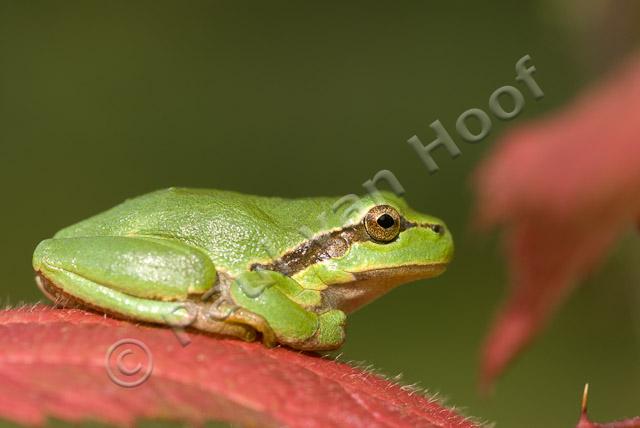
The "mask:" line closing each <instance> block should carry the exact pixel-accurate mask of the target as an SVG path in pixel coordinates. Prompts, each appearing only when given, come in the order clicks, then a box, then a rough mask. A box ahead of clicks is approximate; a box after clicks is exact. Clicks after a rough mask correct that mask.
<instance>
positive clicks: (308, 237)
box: [33, 188, 453, 350]
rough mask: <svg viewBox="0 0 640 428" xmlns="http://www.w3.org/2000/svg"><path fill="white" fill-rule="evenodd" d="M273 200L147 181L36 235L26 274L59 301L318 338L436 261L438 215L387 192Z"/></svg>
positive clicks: (435, 269)
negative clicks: (111, 203) (127, 195)
mask: <svg viewBox="0 0 640 428" xmlns="http://www.w3.org/2000/svg"><path fill="white" fill-rule="evenodd" d="M350 196H352V197H351V198H345V197H343V198H331V197H319V198H301V199H283V198H277V197H263V196H251V195H243V194H240V193H235V192H229V191H221V190H207V189H188V188H169V189H164V190H159V191H155V192H152V193H149V194H146V195H143V196H140V197H137V198H134V199H129V200H127V201H125V202H124V203H122V204H120V205H117V206H115V207H114V208H111V209H109V210H108V211H105V212H103V213H101V214H98V215H96V216H94V217H91V218H89V219H86V220H84V221H81V222H79V223H77V224H75V225H73V226H70V227H67V228H65V229H62V230H61V231H59V232H58V233H57V234H55V236H54V237H53V238H51V239H46V240H44V241H42V242H41V243H40V244H39V245H38V246H37V248H36V250H35V252H34V255H33V268H34V270H35V271H36V282H37V284H38V286H39V287H40V289H41V290H42V291H43V293H44V294H45V295H46V296H47V297H49V298H50V299H52V300H54V301H55V302H56V303H58V304H60V305H63V306H71V305H79V306H81V307H85V308H90V309H93V310H96V311H99V312H101V313H105V314H110V315H113V316H115V317H119V318H124V319H129V320H134V321H140V322H148V323H155V324H164V325H170V326H181V327H184V326H188V327H190V328H194V329H196V330H201V331H205V332H209V333H215V334H221V335H226V336H233V337H237V338H241V339H244V340H247V341H251V340H255V339H256V338H258V337H260V338H261V340H262V341H263V343H264V344H265V345H267V346H274V345H276V344H278V343H279V344H283V345H286V346H289V347H291V348H294V349H300V350H329V349H335V348H338V347H340V345H341V344H342V343H343V342H344V338H345V332H344V328H345V320H346V314H347V313H350V312H353V311H354V310H356V309H358V308H360V307H361V306H363V305H365V304H367V303H368V302H370V301H371V300H373V299H375V298H377V297H379V296H381V295H382V294H384V293H386V292H387V291H389V290H390V289H392V288H393V287H395V286H397V285H399V284H403V283H407V282H411V281H414V280H417V279H421V278H428V277H433V276H436V275H438V274H440V273H441V272H443V271H444V270H445V268H446V266H447V264H448V263H449V261H450V260H451V258H452V255H453V240H452V238H451V234H450V233H449V231H448V230H447V228H446V227H445V225H444V224H443V223H442V221H440V220H438V219H436V218H434V217H431V216H428V215H424V214H421V213H419V212H417V211H414V210H413V209H411V208H410V207H409V206H408V205H407V204H406V202H405V201H404V200H403V199H402V198H400V197H398V196H396V195H395V194H393V193H390V192H376V193H374V194H369V195H365V196H363V197H356V196H355V195H350Z"/></svg>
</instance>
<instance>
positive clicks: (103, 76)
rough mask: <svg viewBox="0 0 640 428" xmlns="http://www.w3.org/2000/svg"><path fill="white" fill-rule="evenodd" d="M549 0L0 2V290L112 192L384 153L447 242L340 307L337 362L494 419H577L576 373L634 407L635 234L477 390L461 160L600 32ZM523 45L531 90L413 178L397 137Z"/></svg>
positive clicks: (255, 182)
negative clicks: (443, 254)
mask: <svg viewBox="0 0 640 428" xmlns="http://www.w3.org/2000/svg"><path fill="white" fill-rule="evenodd" d="M565 3H566V4H567V9H566V10H565V9H563V8H562V7H561V8H558V7H554V6H551V5H550V2H510V1H494V2H491V3H490V4H489V3H481V2H473V3H472V2H462V1H455V2H416V3H411V2H403V3H397V4H396V3H394V5H393V6H392V5H391V4H390V3H384V4H372V3H364V2H350V3H349V4H344V3H340V2H335V3H333V2H328V3H322V4H320V3H305V4H295V3H293V2H292V3H284V2H282V3H281V2H269V3H268V4H266V3H264V4H262V3H259V2H254V3H252V4H249V3H244V2H219V1H190V2H167V1H137V2H125V1H111V2H91V1H81V2H80V1H79V2H71V1H66V2H53V1H49V2H46V1H33V2H22V1H4V0H2V1H0V159H1V162H2V168H0V178H1V179H2V183H3V195H2V201H3V204H2V209H1V212H2V214H1V215H2V224H3V227H4V230H3V233H2V236H3V239H2V241H3V242H2V244H3V245H2V246H1V247H0V259H1V260H2V270H3V279H2V285H1V286H0V287H1V288H0V297H2V298H3V299H4V300H5V301H6V302H7V303H11V304H16V303H19V302H22V301H26V302H35V301H37V300H39V299H41V295H40V293H39V291H38V290H37V289H36V287H35V285H34V282H33V278H32V276H33V275H32V272H31V266H30V259H31V253H32V251H33V248H34V247H35V245H36V244H37V242H38V241H39V240H41V239H43V238H46V237H48V236H50V235H52V234H53V233H54V232H55V231H56V230H58V229H60V228H61V227H63V226H66V225H69V224H71V223H74V222H76V221H78V220H80V219H82V218H84V217H87V216H89V215H92V214H94V213H97V212H99V211H101V210H103V209H106V208H108V207H110V206H112V205H114V204H116V203H118V202H120V201H122V200H123V199H125V198H127V197H131V196H134V195H138V194H141V193H145V192H148V191H151V190H154V189H158V188H162V187H167V186H172V185H177V186H192V187H215V188H222V189H230V190H236V191H240V192H245V193H255V194H265V195H281V196H289V197H296V196H314V195H325V194H330V195H343V194H346V193H352V192H355V193H360V192H362V187H361V184H362V183H363V182H364V181H365V180H367V179H369V178H371V177H372V176H373V174H374V173H375V172H376V171H378V170H380V169H389V170H391V171H393V172H394V173H395V174H396V176H397V177H398V179H399V180H400V182H401V183H402V184H403V185H404V187H405V188H406V190H407V194H406V197H407V199H408V200H409V202H410V203H411V204H412V205H413V206H414V207H416V208H417V209H420V210H422V211H426V212H429V213H432V214H434V215H437V216H440V217H442V218H444V219H445V220H446V221H447V223H448V225H449V226H450V228H451V229H452V231H453V233H454V236H455V238H456V243H457V256H456V260H455V262H454V264H453V265H452V266H451V268H450V270H449V271H448V272H447V273H446V274H445V275H444V276H442V277H440V278H437V279H434V280H430V281H424V282H420V283H416V284H412V285H409V286H406V287H401V288H399V289H397V290H395V291H394V292H393V293H391V294H389V295H388V296H386V297H385V298H383V299H381V300H379V301H376V302H374V303H373V304H371V305H370V306H368V307H366V308H365V309H363V310H362V311H360V312H358V313H356V314H354V315H353V316H352V317H350V325H349V332H348V340H347V344H346V346H345V347H344V348H343V350H342V351H343V353H342V359H343V360H355V361H362V362H366V363H367V364H371V365H373V366H374V367H375V368H377V369H378V370H380V371H381V372H383V373H385V374H388V375H391V376H394V375H396V374H398V373H402V374H403V380H404V381H405V382H406V383H417V384H418V385H419V386H421V387H425V388H427V389H428V390H429V391H431V392H438V393H439V394H440V396H444V397H448V402H449V404H452V405H456V406H459V407H462V409H464V412H465V413H467V414H469V415H473V416H477V417H479V418H482V419H484V420H488V421H495V422H497V426H498V427H568V426H574V424H575V422H576V421H577V417H578V413H579V402H580V395H581V391H582V386H583V384H584V382H586V381H589V382H590V383H591V395H590V414H591V416H592V419H596V420H609V419H616V418H620V417H623V416H632V415H634V414H637V413H639V411H640V364H639V361H640V341H639V340H638V338H639V337H640V336H639V334H640V318H638V315H637V312H638V305H639V303H640V291H639V289H638V282H639V279H640V271H639V270H638V267H636V266H637V265H638V263H637V260H638V257H640V245H639V244H638V239H637V237H635V236H632V235H631V234H630V235H629V237H628V238H627V239H626V240H625V241H623V243H622V244H621V246H620V247H619V248H618V249H617V251H616V252H615V253H614V254H613V255H612V256H611V257H610V259H609V260H608V261H607V263H606V265H605V266H604V267H603V268H602V269H601V270H600V271H599V272H598V273H597V274H596V275H594V276H593V277H592V278H591V279H590V280H589V281H587V283H586V284H584V286H583V287H582V288H580V289H579V290H578V291H577V292H576V293H575V294H574V295H573V296H572V298H571V299H570V300H569V301H568V303H567V305H566V306H564V307H563V308H562V309H561V311H560V312H559V314H558V316H557V317H556V318H555V319H554V320H553V322H552V323H551V325H550V326H549V328H548V329H547V330H546V331H545V332H544V335H542V336H541V337H540V338H539V340H537V341H536V342H535V343H534V345H533V346H532V347H531V348H530V350H529V351H528V352H527V353H526V354H525V355H523V357H522V358H520V359H519V360H518V361H517V363H516V364H515V365H514V366H513V367H511V369H510V370H509V371H508V372H507V373H506V375H505V376H504V377H503V378H501V379H500V381H499V382H498V384H497V388H496V390H495V393H494V395H493V396H492V397H490V398H483V397H481V396H480V395H479V394H478V392H477V389H476V381H477V377H478V373H477V361H478V354H479V347H480V344H481V342H482V340H483V337H484V336H485V334H486V331H487V328H488V325H489V322H490V321H491V319H492V316H493V313H494V311H495V309H496V308H497V305H498V304H499V302H500V301H501V299H502V298H503V295H504V291H505V283H506V276H505V269H504V260H503V259H502V258H501V254H500V251H499V243H498V240H497V239H496V237H495V236H490V237H487V236H482V235H478V234H476V233H475V232H473V231H472V229H471V227H470V222H471V220H472V217H473V210H472V202H473V195H472V193H471V190H470V174H471V172H472V171H473V169H474V167H475V166H476V165H477V164H478V162H479V160H480V159H481V158H482V157H483V156H484V155H486V154H487V153H488V151H489V150H490V149H491V148H492V146H493V144H494V142H495V141H496V139H497V137H498V136H499V135H500V133H501V132H502V131H503V130H504V129H506V127H508V126H513V125H515V124H518V123H523V122H525V121H526V120H528V119H530V118H533V117H538V116H540V115H542V114H544V112H546V111H551V110H553V109H555V108H558V107H559V106H562V105H563V104H565V103H566V102H568V101H569V100H570V99H571V98H572V97H573V96H574V95H575V94H576V93H577V92H578V91H579V90H580V88H581V87H583V85H584V84H585V83H586V82H588V81H590V80H591V79H593V78H595V77H596V76H597V73H598V72H599V71H600V70H601V69H604V68H606V64H604V65H603V60H602V59H603V58H604V59H607V55H608V54H609V53H610V52H611V51H612V49H607V47H606V46H605V47H602V46H591V45H589V42H588V38H587V39H586V40H587V41H586V42H585V41H584V40H585V39H584V38H583V39H581V37H582V36H581V34H582V35H584V32H585V28H586V29H587V30H588V29H589V26H588V25H585V24H584V22H587V24H588V20H589V19H592V17H591V18H589V16H590V15H588V12H589V11H590V9H589V8H587V7H584V8H574V10H579V11H580V13H584V14H585V15H584V16H583V15H576V16H571V13H573V12H572V9H570V8H569V6H568V5H569V4H570V3H575V2H565ZM595 3H598V2H595ZM572 23H577V24H576V25H572ZM578 24H579V25H578ZM576 27H577V28H576ZM610 30H612V31H616V28H611V29H610ZM587 33H589V34H590V35H591V38H592V39H598V40H600V38H596V37H593V35H592V34H591V33H590V32H589V31H587ZM622 36H623V37H622V39H620V38H619V39H620V40H619V41H618V44H616V45H615V46H616V47H618V48H620V50H624V49H623V48H624V46H622V47H621V44H622V45H624V44H627V43H628V44H631V42H630V41H628V40H627V39H626V36H625V35H624V34H622ZM581 40H582V42H581ZM580 43H582V45H581V44H580ZM584 43H587V44H586V49H585V44H584ZM581 46H582V47H581ZM585 53H588V54H589V55H585ZM525 54H530V55H531V57H532V63H533V64H534V65H535V66H536V67H537V72H536V74H535V78H536V80H537V81H538V83H539V84H540V86H541V87H542V89H543V90H544V92H545V97H544V98H543V99H541V100H539V101H534V100H533V99H532V97H531V96H530V94H529V93H527V92H524V91H523V92H524V93H525V102H526V104H525V107H524V111H523V114H521V115H520V116H519V117H517V118H516V119H514V120H512V121H510V122H507V123H499V122H497V121H496V120H494V122H493V125H494V128H493V129H492V132H491V134H490V135H489V136H488V137H487V138H486V139H485V140H483V141H482V142H480V143H477V144H467V143H464V142H462V141H461V140H460V139H459V138H457V141H458V142H459V144H460V147H461V149H462V151H463V155H462V156H461V157H460V158H458V159H455V160H452V159H450V158H449V157H448V156H447V155H446V153H444V151H442V152H441V153H438V154H437V155H436V157H437V160H438V162H439V164H440V167H441V171H440V172H439V173H437V174H435V175H432V176H430V175H429V174H428V173H427V171H426V169H425V168H424V166H423V165H422V164H421V162H420V160H419V159H418V157H417V156H416V154H415V152H414V151H413V149H412V148H411V147H410V146H409V145H407V144H406V140H407V139H408V138H410V137H411V136H413V135H414V134H417V135H418V136H419V137H420V138H421V139H422V141H423V142H424V143H428V142H430V141H431V140H432V139H433V138H435V136H434V133H433V131H432V130H431V129H430V128H429V127H428V125H429V123H431V122H432V121H434V120H436V119H440V120H441V121H442V122H443V124H444V125H445V126H446V127H447V128H448V129H449V130H450V132H452V133H453V132H454V124H455V120H456V118H457V116H458V115H459V114H460V113H462V112H463V111H464V110H466V109H468V108H470V107H480V108H484V109H485V110H486V108H487V107H486V106H487V101H488V97H489V95H490V94H491V92H492V91H493V90H494V89H496V88H497V87H499V86H502V85H507V84H514V85H515V84H516V83H515V81H514V77H515V71H514V65H515V62H516V61H517V60H518V59H519V58H520V57H522V56H523V55H525ZM600 54H601V55H600ZM599 55H600V56H599ZM604 62H606V61H604ZM454 135H455V134H454ZM0 381H1V380H0Z"/></svg>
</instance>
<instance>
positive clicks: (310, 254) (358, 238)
mask: <svg viewBox="0 0 640 428" xmlns="http://www.w3.org/2000/svg"><path fill="white" fill-rule="evenodd" d="M412 227H428V228H430V229H432V230H433V231H434V232H436V233H442V226H440V225H438V224H427V223H425V224H416V223H412V222H410V221H407V220H406V219H404V218H401V222H400V233H402V232H403V231H405V230H407V229H410V228H412ZM398 235H399V234H398ZM365 241H372V239H371V237H370V236H369V234H368V233H367V231H366V230H365V227H364V224H363V223H358V224H355V225H353V226H348V227H345V228H342V229H340V230H335V231H333V232H329V233H325V234H322V235H320V236H318V237H316V238H314V239H312V240H310V241H307V242H304V243H302V244H301V245H299V246H298V247H296V248H294V249H293V250H291V251H289V252H287V253H285V254H284V255H282V256H281V257H280V258H278V259H276V260H274V261H272V262H271V263H254V264H252V265H251V267H250V269H251V270H271V271H275V272H280V273H282V274H284V275H287V276H291V275H293V274H295V273H297V272H300V271H302V270H304V269H305V268H307V267H309V266H311V265H313V264H315V263H319V262H321V261H323V260H327V259H330V258H332V257H340V256H342V255H343V254H344V253H346V252H347V250H348V249H349V248H351V245H352V244H353V243H355V242H365ZM376 242H377V241H376ZM391 242H393V241H391ZM380 244H381V245H384V244H385V243H380Z"/></svg>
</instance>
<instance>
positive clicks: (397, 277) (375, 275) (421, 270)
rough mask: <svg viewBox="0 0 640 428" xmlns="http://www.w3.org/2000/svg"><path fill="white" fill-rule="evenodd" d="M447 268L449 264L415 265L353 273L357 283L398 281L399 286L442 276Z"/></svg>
mask: <svg viewBox="0 0 640 428" xmlns="http://www.w3.org/2000/svg"><path fill="white" fill-rule="evenodd" d="M446 268H447V263H430V264H425V265H418V264H415V265H405V266H394V267H390V268H379V269H371V270H365V271H362V272H353V276H355V278H356V281H366V280H375V279H380V280H392V281H394V282H395V281H397V282H398V285H399V284H403V283H405V282H410V281H415V280H417V279H423V278H430V277H432V276H436V275H440V274H441V273H442V272H444V271H445V270H446Z"/></svg>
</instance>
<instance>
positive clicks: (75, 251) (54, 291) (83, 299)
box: [33, 237, 255, 340]
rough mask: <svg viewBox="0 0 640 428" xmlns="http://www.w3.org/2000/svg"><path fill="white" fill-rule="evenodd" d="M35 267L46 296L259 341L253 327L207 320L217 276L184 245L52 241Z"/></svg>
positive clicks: (133, 317) (97, 239)
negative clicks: (207, 299) (202, 297)
mask: <svg viewBox="0 0 640 428" xmlns="http://www.w3.org/2000/svg"><path fill="white" fill-rule="evenodd" d="M33 266H34V269H35V270H36V272H37V273H38V275H39V277H40V279H39V281H40V285H41V289H44V290H45V295H47V296H48V297H53V299H54V301H57V302H59V303H63V304H78V303H79V304H80V306H84V307H88V308H92V309H94V310H97V311H99V312H103V313H107V314H111V315H115V316H117V317H120V318H126V319H131V320H136V321H144V322H151V323H157V324H165V325H170V326H179V327H188V326H193V327H195V328H197V329H200V330H205V331H208V332H212V333H219V334H224V335H232V336H236V337H239V338H242V339H244V340H253V339H255V330H253V329H251V328H250V327H248V326H242V325H238V324H231V323H226V322H224V320H216V319H212V318H211V317H208V316H206V311H205V310H204V307H205V305H206V303H205V302H202V301H200V299H199V297H198V296H200V295H201V294H203V293H205V292H206V291H207V290H210V289H211V288H212V287H213V286H214V283H215V279H216V271H215V267H214V266H213V263H212V262H211V260H210V259H209V258H208V257H207V256H206V255H205V254H203V253H202V252H200V251H199V250H197V249H193V248H191V247H188V246H186V245H182V244H180V243H179V242H167V241H165V240H160V239H147V238H134V237H87V238H64V239H50V240H46V241H43V242H42V243H40V245H39V246H38V248H37V249H36V251H35V253H34V259H33Z"/></svg>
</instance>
